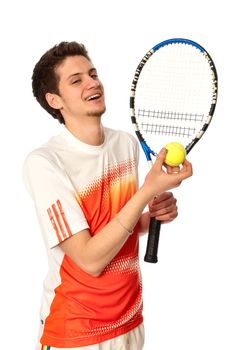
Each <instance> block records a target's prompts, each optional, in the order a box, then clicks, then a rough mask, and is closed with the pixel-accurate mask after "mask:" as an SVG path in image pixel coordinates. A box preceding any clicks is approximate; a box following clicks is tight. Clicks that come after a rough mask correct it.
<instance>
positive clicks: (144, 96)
mask: <svg viewBox="0 0 232 350" xmlns="http://www.w3.org/2000/svg"><path fill="white" fill-rule="evenodd" d="M217 90H218V89H217V72H216V68H215V65H214V63H213V60H212V58H211V57H210V55H209V54H208V53H207V51H206V50H205V49H204V48H203V47H202V46H200V45H199V44H197V43H196V42H194V41H191V40H188V39H170V40H166V41H163V42H161V43H160V44H158V45H156V46H154V47H153V48H152V49H151V50H150V51H148V52H147V53H146V55H145V56H144V57H143V59H142V60H141V62H140V63H139V65H138V67H137V69H136V72H135V75H134V79H133V82H132V86H131V93H130V113H131V120H132V124H133V126H134V129H135V133H136V135H137V137H138V139H139V141H140V144H141V147H142V149H143V151H144V153H145V156H146V158H147V161H148V163H149V165H150V166H151V165H152V156H156V155H157V152H158V151H159V150H160V149H161V148H162V147H164V146H165V144H167V143H169V142H172V141H173V142H179V143H181V144H182V145H183V146H184V147H185V150H186V154H188V153H189V152H190V151H191V149H192V148H193V147H194V146H195V145H196V143H197V142H198V141H199V140H200V138H201V137H202V136H203V134H204V133H205V131H206V130H207V128H208V126H209V124H210V122H211V120H212V116H213V114H214V110H215V106H216V101H217ZM159 236H160V222H159V221H157V220H155V219H154V218H151V220H150V227H149V234H148V242H147V249H146V254H145V257H144V260H145V261H147V262H152V263H156V262H157V261H158V258H157V252H158V245H159Z"/></svg>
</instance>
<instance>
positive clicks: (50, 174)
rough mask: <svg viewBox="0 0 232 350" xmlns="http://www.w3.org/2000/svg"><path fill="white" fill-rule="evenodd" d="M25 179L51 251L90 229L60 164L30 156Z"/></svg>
mask: <svg viewBox="0 0 232 350" xmlns="http://www.w3.org/2000/svg"><path fill="white" fill-rule="evenodd" d="M23 180H24V183H25V186H26V188H27V190H28V192H29V193H30V195H31V197H32V199H33V201H34V204H35V207H36V212H37V215H38V219H39V222H40V225H41V229H42V233H43V235H44V239H45V242H46V243H47V245H48V247H49V248H52V247H54V246H56V245H58V244H59V243H60V242H62V241H64V240H65V239H67V238H69V237H71V236H72V235H74V234H75V233H77V232H80V231H82V230H84V229H86V228H89V225H88V223H87V220H86V218H85V215H84V213H83V211H82V209H81V207H80V205H79V203H78V201H77V196H76V191H75V189H74V187H73V186H72V183H71V181H70V179H69V177H68V175H67V174H66V172H65V171H64V170H63V169H61V168H60V167H59V165H58V164H56V163H55V162H53V161H52V160H51V159H49V158H46V157H45V156H43V155H40V154H33V153H31V154H30V155H29V156H28V157H27V158H26V160H25V163H24V166H23Z"/></svg>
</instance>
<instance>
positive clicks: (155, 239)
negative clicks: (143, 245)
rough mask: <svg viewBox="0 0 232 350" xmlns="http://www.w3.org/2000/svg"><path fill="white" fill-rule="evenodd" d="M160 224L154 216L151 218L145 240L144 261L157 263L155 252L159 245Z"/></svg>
mask: <svg viewBox="0 0 232 350" xmlns="http://www.w3.org/2000/svg"><path fill="white" fill-rule="evenodd" d="M160 226H161V222H160V221H158V220H156V219H155V218H151V220H150V226H149V234H148V240H147V250H146V254H145V257H144V261H146V262H150V263H157V261H158V257H157V253H158V246H159V236H160Z"/></svg>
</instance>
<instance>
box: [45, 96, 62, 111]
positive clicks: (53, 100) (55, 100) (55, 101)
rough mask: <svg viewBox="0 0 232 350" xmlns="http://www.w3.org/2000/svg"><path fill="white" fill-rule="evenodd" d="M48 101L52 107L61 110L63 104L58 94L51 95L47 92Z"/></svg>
mask: <svg viewBox="0 0 232 350" xmlns="http://www.w3.org/2000/svg"><path fill="white" fill-rule="evenodd" d="M45 98H46V101H47V103H48V104H49V106H50V107H52V108H54V109H61V108H62V103H61V98H60V96H58V95H56V94H51V93H50V92H47V93H46V95H45Z"/></svg>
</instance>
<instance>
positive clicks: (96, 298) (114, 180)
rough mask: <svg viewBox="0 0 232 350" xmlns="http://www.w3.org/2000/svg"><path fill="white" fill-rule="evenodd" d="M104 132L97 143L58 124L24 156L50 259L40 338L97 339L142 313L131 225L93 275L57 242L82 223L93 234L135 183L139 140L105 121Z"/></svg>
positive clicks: (55, 342) (68, 343)
mask: <svg viewBox="0 0 232 350" xmlns="http://www.w3.org/2000/svg"><path fill="white" fill-rule="evenodd" d="M104 134H105V140H104V143H103V144H102V145H100V146H91V145H87V144H85V143H83V142H81V141H79V140H78V139H77V138H75V137H74V136H73V135H72V134H71V133H70V132H69V131H68V130H67V129H66V128H64V130H63V131H62V133H61V134H60V135H58V136H55V137H53V138H52V139H50V141H48V143H46V144H45V145H43V146H42V147H40V148H38V149H36V150H34V151H33V152H31V153H30V154H29V155H28V157H27V158H26V160H25V164H24V181H25V184H26V187H27V189H28V191H29V193H30V194H31V196H32V198H33V200H34V203H35V207H36V211H37V215H38V219H39V222H40V225H41V231H42V234H43V238H44V241H45V245H46V248H47V253H48V261H49V272H48V275H47V277H46V279H45V282H44V291H43V299H42V306H41V322H42V323H43V325H44V328H43V334H42V337H41V340H40V341H41V343H42V344H43V345H50V346H54V347H61V348H62V347H78V346H86V345H91V344H95V343H100V342H102V341H104V340H107V339H110V338H113V337H115V336H118V335H120V334H124V333H126V332H128V331H129V330H131V329H132V328H134V327H136V326H137V325H139V324H140V323H141V322H142V320H143V319H142V286H141V278H140V270H139V262H138V230H137V227H135V230H134V233H133V235H131V236H130V237H129V238H128V240H127V241H126V243H125V244H124V246H123V248H122V249H121V250H120V251H119V253H118V254H117V255H116V256H115V258H114V259H113V260H112V261H111V262H110V264H109V265H107V266H106V268H105V269H104V271H103V272H102V273H101V275H100V276H98V277H93V276H91V275H89V274H88V273H86V272H84V271H83V270H82V269H80V268H79V267H78V266H77V265H76V264H75V263H74V262H73V261H72V260H71V259H70V258H69V257H68V256H67V255H65V254H64V252H63V251H62V249H61V248H60V246H59V243H60V242H62V241H63V240H65V239H67V238H69V237H70V236H72V235H74V234H78V232H80V231H81V230H83V229H86V228H89V230H90V234H91V235H95V234H97V233H98V232H99V231H100V230H101V229H102V228H103V227H104V226H105V225H106V224H107V223H108V222H109V221H110V220H112V219H113V218H114V216H115V215H116V213H117V212H118V211H120V209H121V208H122V207H123V206H124V205H125V204H126V202H127V201H128V200H129V199H130V198H131V197H132V196H133V195H134V193H135V192H136V190H137V166H138V164H137V162H138V144H137V141H136V140H135V138H134V137H133V136H131V135H129V134H127V133H125V132H122V131H115V130H111V129H109V128H104Z"/></svg>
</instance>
